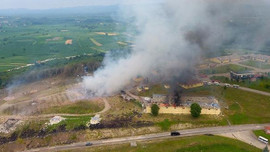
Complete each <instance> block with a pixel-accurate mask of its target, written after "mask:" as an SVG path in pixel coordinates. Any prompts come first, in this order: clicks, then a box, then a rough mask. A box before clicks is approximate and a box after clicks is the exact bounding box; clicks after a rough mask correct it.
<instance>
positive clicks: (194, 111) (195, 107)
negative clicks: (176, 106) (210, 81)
mask: <svg viewBox="0 0 270 152" xmlns="http://www.w3.org/2000/svg"><path fill="white" fill-rule="evenodd" d="M201 111H202V108H201V106H200V105H199V104H198V103H193V104H192V105H191V106H190V113H191V115H192V117H194V118H197V117H199V116H200V114H201Z"/></svg>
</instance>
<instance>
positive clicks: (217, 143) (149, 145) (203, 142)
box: [65, 136, 261, 152]
mask: <svg viewBox="0 0 270 152" xmlns="http://www.w3.org/2000/svg"><path fill="white" fill-rule="evenodd" d="M137 144H138V146H137V147H130V145H129V144H122V145H114V146H103V147H94V148H87V149H81V150H68V151H65V152H75V151H80V152H86V151H87V152H92V151H95V152H101V151H110V152H126V151H129V152H165V151H166V152H199V151H203V152H251V151H252V152H260V151H261V150H260V149H258V148H256V147H253V146H251V145H248V144H246V143H243V142H241V141H238V140H235V139H230V138H225V137H220V136H194V137H184V138H178V139H169V140H166V141H164V140H161V141H157V142H137Z"/></svg>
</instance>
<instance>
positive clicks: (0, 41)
mask: <svg viewBox="0 0 270 152" xmlns="http://www.w3.org/2000/svg"><path fill="white" fill-rule="evenodd" d="M78 18H79V19H77V18H73V17H68V16H55V17H46V19H44V18H38V17H20V16H19V17H7V18H1V19H0V23H2V22H3V24H1V26H0V72H1V71H6V70H9V69H12V68H16V67H18V66H23V65H26V64H32V63H35V62H36V61H43V60H46V59H52V58H61V57H69V56H76V55H83V54H95V53H99V52H106V51H110V50H113V49H119V48H123V47H128V46H123V45H120V44H118V43H117V42H118V41H126V35H124V34H122V33H124V32H125V26H126V25H125V23H116V22H115V21H113V20H112V19H111V18H110V15H106V14H105V15H104V16H95V15H89V16H82V17H78ZM115 32H117V33H115ZM100 33H104V34H100ZM90 39H91V40H94V41H92V42H93V43H92V42H91V41H89V40H90ZM129 39H130V38H129ZM66 42H69V43H66ZM101 44H102V45H101Z"/></svg>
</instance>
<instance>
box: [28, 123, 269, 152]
mask: <svg viewBox="0 0 270 152" xmlns="http://www.w3.org/2000/svg"><path fill="white" fill-rule="evenodd" d="M267 125H270V124H249V125H235V126H222V127H207V128H196V129H186V130H179V132H180V133H181V136H178V137H185V136H195V135H203V134H223V133H233V132H239V131H250V130H259V129H263V128H264V127H265V126H267ZM167 138H177V137H172V136H170V132H164V133H156V134H148V135H143V136H131V137H122V138H112V139H104V140H95V141H90V142H91V143H92V144H93V145H92V146H103V145H112V144H121V143H128V142H131V141H146V140H155V139H167ZM85 143H86V142H78V143H73V144H70V145H61V146H53V147H44V148H38V149H32V150H27V151H25V152H37V151H39V152H46V151H60V150H69V149H78V148H85V147H86V146H85Z"/></svg>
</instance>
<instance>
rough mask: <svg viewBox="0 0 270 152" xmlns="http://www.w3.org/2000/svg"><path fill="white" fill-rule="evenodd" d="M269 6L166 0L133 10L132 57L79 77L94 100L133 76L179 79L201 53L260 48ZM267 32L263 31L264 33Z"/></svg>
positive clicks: (240, 0) (235, 0)
mask: <svg viewBox="0 0 270 152" xmlns="http://www.w3.org/2000/svg"><path fill="white" fill-rule="evenodd" d="M267 8H270V5H269V3H267V2H266V1H263V0H261V1H260V0H259V1H255V0H254V1H248V0H218V1H214V0H165V1H163V2H162V3H161V4H156V5H151V6H149V5H147V6H134V7H133V8H132V10H133V11H129V13H131V12H132V15H133V16H134V17H135V21H134V23H135V25H136V28H137V30H138V31H139V32H138V33H139V34H138V35H137V36H136V38H135V46H134V48H133V49H132V51H131V54H130V55H128V56H125V57H122V58H120V59H118V60H116V61H115V60H110V59H108V58H109V57H105V60H104V66H103V67H101V68H100V69H98V70H97V71H95V72H94V74H93V76H87V77H84V79H83V86H84V87H85V89H86V90H88V91H89V92H91V93H92V95H94V96H106V95H112V94H114V93H117V92H118V91H120V90H121V89H123V88H125V87H127V86H128V85H129V83H130V82H131V80H132V79H133V78H135V77H137V76H142V77H151V76H153V75H152V71H154V70H155V71H158V74H159V76H160V77H162V78H163V79H164V80H170V79H172V78H173V77H181V74H183V73H184V72H185V70H186V69H189V68H193V67H194V65H195V64H196V63H198V61H199V60H200V58H201V55H204V54H206V53H209V52H210V53H217V52H218V51H220V49H224V46H226V47H231V48H239V47H241V48H248V49H257V50H259V49H265V46H266V44H267V43H268V42H267V41H266V40H267V38H269V35H270V30H269V27H270V26H269V25H270V22H269V15H267V14H270V13H269V11H268V9H267ZM267 29H268V30H267Z"/></svg>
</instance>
